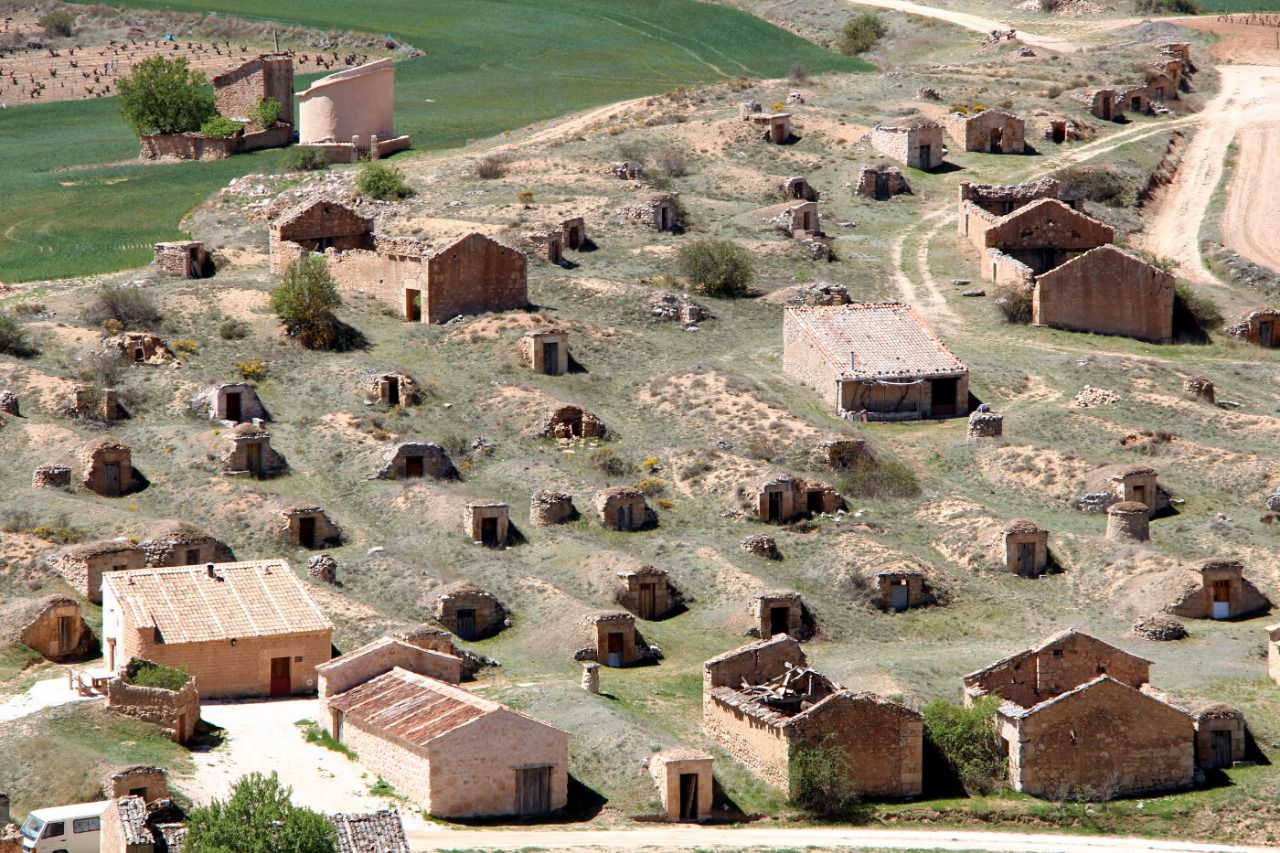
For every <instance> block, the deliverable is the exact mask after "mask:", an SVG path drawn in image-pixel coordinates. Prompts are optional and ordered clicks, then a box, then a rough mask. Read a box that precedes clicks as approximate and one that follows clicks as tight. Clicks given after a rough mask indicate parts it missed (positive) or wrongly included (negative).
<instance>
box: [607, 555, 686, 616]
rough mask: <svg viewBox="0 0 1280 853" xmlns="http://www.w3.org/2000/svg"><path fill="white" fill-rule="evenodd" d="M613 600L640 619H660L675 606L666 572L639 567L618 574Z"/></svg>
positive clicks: (654, 568)
mask: <svg viewBox="0 0 1280 853" xmlns="http://www.w3.org/2000/svg"><path fill="white" fill-rule="evenodd" d="M617 577H618V586H617V593H616V594H615V595H614V599H615V600H616V601H617V602H618V604H620V605H621V606H623V607H625V608H626V609H627V610H629V611H631V612H632V613H634V614H635V615H636V616H638V617H640V618H641V619H661V618H662V617H663V616H665V615H667V613H668V612H669V611H670V610H671V608H672V607H673V606H674V601H673V596H672V590H671V579H670V577H669V576H668V574H667V572H666V570H665V569H660V568H658V567H657V566H640V567H638V568H635V569H624V570H623V571H620V572H618V573H617Z"/></svg>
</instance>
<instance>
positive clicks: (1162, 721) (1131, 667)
mask: <svg viewBox="0 0 1280 853" xmlns="http://www.w3.org/2000/svg"><path fill="white" fill-rule="evenodd" d="M1150 667H1151V662H1150V661H1147V660H1144V659H1143V658H1140V657H1137V656H1136V655H1131V654H1129V653H1127V652H1125V651H1122V650H1121V649H1117V648H1115V647H1114V646H1111V645H1109V644H1107V643H1104V642H1102V641H1101V640H1098V639H1096V638H1094V637H1090V636H1089V635H1087V634H1082V633H1080V632H1077V631H1075V630H1067V631H1063V632H1061V633H1059V634H1055V635H1054V636H1052V637H1050V638H1049V639H1048V640H1046V641H1045V642H1043V643H1041V644H1040V645H1038V646H1036V647H1034V648H1031V649H1027V650H1026V651H1023V652H1019V653H1018V654H1016V655H1013V656H1011V657H1008V658H1005V659H1004V660H1001V661H998V662H997V663H995V664H992V665H991V666H989V667H987V668H985V669H982V670H979V671H978V672H974V673H971V674H969V675H967V676H965V678H964V685H965V701H966V703H971V702H972V701H974V700H975V699H977V698H979V697H981V696H985V695H995V696H998V697H999V698H1000V699H1001V700H1002V703H1001V705H1000V706H999V709H998V711H997V717H996V722H997V727H998V730H999V733H1000V737H1001V739H1002V742H1003V743H1004V744H1005V746H1006V748H1007V750H1008V755H1009V780H1010V784H1011V786H1012V787H1013V788H1014V790H1017V791H1022V792H1023V793H1027V794H1031V795H1033V796H1043V797H1050V798H1062V797H1066V796H1071V795H1080V794H1085V795H1088V794H1089V793H1090V792H1092V794H1093V795H1094V796H1097V795H1110V796H1116V795H1128V794H1138V793H1144V792H1148V791H1162V790H1169V789H1173V788H1180V787H1184V786H1187V785H1190V784H1191V781H1192V778H1193V774H1194V767H1193V760H1192V744H1193V737H1194V732H1193V726H1192V719H1191V716H1190V715H1189V714H1188V713H1187V712H1186V711H1184V710H1182V709H1181V708H1178V707H1176V706H1174V705H1171V704H1169V703H1168V702H1166V701H1164V700H1162V699H1161V698H1159V697H1158V696H1155V695H1152V691H1151V690H1150V689H1149V688H1148V687H1146V685H1147V682H1148V680H1149V677H1150Z"/></svg>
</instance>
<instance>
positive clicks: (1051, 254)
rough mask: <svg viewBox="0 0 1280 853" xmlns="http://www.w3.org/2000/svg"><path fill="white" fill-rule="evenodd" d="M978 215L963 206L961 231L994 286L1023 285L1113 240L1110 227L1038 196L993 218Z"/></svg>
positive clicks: (974, 207) (1058, 202) (984, 275)
mask: <svg viewBox="0 0 1280 853" xmlns="http://www.w3.org/2000/svg"><path fill="white" fill-rule="evenodd" d="M962 206H963V205H962ZM982 213H983V211H982V210H981V209H980V208H977V207H976V206H968V207H964V210H962V213H961V220H962V225H963V227H964V229H965V230H964V231H963V232H962V233H964V234H965V235H966V236H967V237H968V238H969V240H970V242H971V243H973V245H974V247H975V248H977V250H978V252H979V254H980V256H981V261H980V267H981V271H982V275H983V277H984V278H986V279H987V280H988V281H994V282H996V283H998V284H1000V283H1009V284H1020V285H1024V286H1025V285H1027V284H1029V283H1030V282H1031V281H1032V280H1033V279H1034V277H1035V276H1039V275H1042V274H1044V273H1047V272H1049V271H1050V270H1052V269H1054V268H1055V267H1059V266H1062V265H1063V264H1064V263H1066V262H1067V261H1069V260H1071V259H1072V258H1075V257H1078V256H1079V255H1083V254H1084V253H1085V252H1088V251H1089V250H1091V249H1096V248H1098V247H1099V246H1105V245H1106V244H1108V243H1110V242H1111V241H1112V240H1113V239H1114V238H1115V230H1114V229H1113V228H1112V227H1111V226H1110V225H1107V224H1105V223H1103V222H1099V221H1098V220H1096V219H1094V218H1093V217H1091V216H1088V215H1086V214H1084V213H1081V212H1080V211H1078V210H1075V209H1074V208H1072V207H1070V206H1069V205H1067V204H1064V203H1063V202H1061V201H1059V200H1058V199H1055V198H1041V199H1037V200H1036V201H1033V202H1031V203H1030V204H1027V205H1024V206H1021V207H1018V208H1017V209H1015V210H1014V211H1013V212H1012V213H1009V214H1007V215H1004V216H999V217H995V218H992V217H990V216H983V215H982ZM966 214H967V215H966Z"/></svg>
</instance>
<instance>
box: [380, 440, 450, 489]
mask: <svg viewBox="0 0 1280 853" xmlns="http://www.w3.org/2000/svg"><path fill="white" fill-rule="evenodd" d="M415 460H416V461H415ZM382 463H383V464H382V468H381V469H379V471H378V474H377V476H378V479H380V480H404V479H412V478H411V477H410V474H414V472H415V471H416V470H417V468H418V467H420V468H421V471H422V476H424V477H431V478H432V479H435V480H456V479H457V478H458V469H457V468H455V467H454V465H453V460H452V459H450V458H449V454H448V453H447V452H445V449H444V448H443V447H441V446H440V445H438V444H432V443H430V442H423V441H411V442H406V443H404V444H394V445H392V446H391V447H389V448H387V449H386V450H384V451H383V453H382ZM415 466H416V467H415ZM415 476H416V474H415Z"/></svg>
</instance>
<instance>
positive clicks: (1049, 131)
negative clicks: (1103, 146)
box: [1035, 116, 1094, 145]
mask: <svg viewBox="0 0 1280 853" xmlns="http://www.w3.org/2000/svg"><path fill="white" fill-rule="evenodd" d="M1035 132H1036V134H1037V135H1039V136H1040V137H1041V138H1042V139H1046V140H1048V141H1049V142H1054V143H1057V144H1059V145H1061V144H1063V143H1064V142H1080V141H1081V140H1084V139H1089V138H1090V137H1092V136H1093V135H1094V129H1093V128H1092V127H1091V126H1090V125H1088V124H1086V123H1085V122H1083V121H1080V120H1077V119H1073V118H1068V117H1066V116H1046V117H1044V118H1040V119H1037V120H1036V122H1035Z"/></svg>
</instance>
